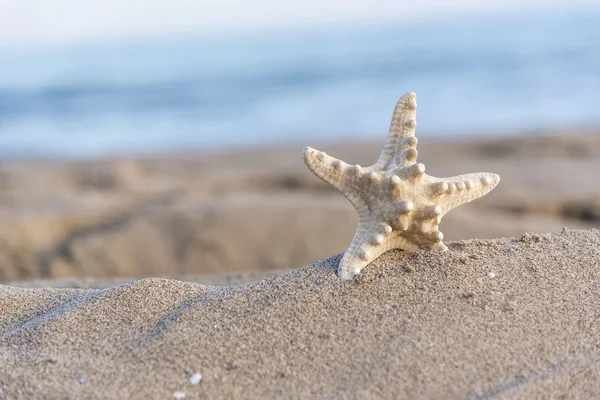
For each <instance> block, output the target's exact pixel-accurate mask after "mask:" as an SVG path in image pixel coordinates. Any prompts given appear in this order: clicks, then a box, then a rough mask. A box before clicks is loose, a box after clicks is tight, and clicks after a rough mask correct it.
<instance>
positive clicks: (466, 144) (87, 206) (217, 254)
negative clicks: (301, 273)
mask: <svg viewBox="0 0 600 400" xmlns="http://www.w3.org/2000/svg"><path fill="white" fill-rule="evenodd" d="M381 139H382V140H381V141H380V142H373V143H356V144H336V143H331V144H325V145H322V144H318V143H304V144H305V145H311V146H314V147H318V148H319V149H322V150H324V151H326V152H327V153H328V154H332V155H334V156H336V157H339V158H342V159H344V160H346V161H348V162H350V163H359V164H361V165H369V164H370V163H372V162H374V161H375V160H376V159H377V157H378V155H379V152H380V151H381V146H382V144H383V136H382V137H381ZM301 149H302V146H297V147H288V148H282V149H265V150H264V151H257V150H244V151H242V150H240V151H230V152H221V153H215V154H179V155H156V156H148V157H137V158H136V157H128V158H118V159H117V158H115V159H105V160H85V161H77V162H76V161H72V162H67V161H58V160H48V161H43V160H31V161H27V160H23V161H14V162H5V163H3V164H1V165H0V222H1V223H0V282H4V283H8V282H19V281H23V280H28V281H31V280H36V279H66V278H108V279H111V278H118V277H122V278H129V279H131V278H141V277H158V276H161V277H175V276H176V277H182V276H188V275H191V276H195V275H198V274H213V275H214V274H223V273H231V272H247V271H265V270H273V273H277V271H282V270H291V269H294V268H298V267H300V266H302V265H306V264H310V263H313V262H315V261H317V260H319V259H323V258H325V257H328V256H329V255H331V254H336V253H339V252H342V251H344V250H345V249H346V246H347V245H348V243H349V242H350V239H351V238H352V235H353V234H354V230H355V228H356V215H355V212H354V209H353V208H352V206H351V205H350V204H349V203H348V201H347V200H346V199H344V198H343V197H342V196H340V195H339V193H337V192H336V191H335V190H332V189H331V188H330V187H329V186H327V185H326V184H325V183H323V182H321V181H320V180H319V179H318V178H316V177H315V176H314V175H312V174H311V173H310V171H308V169H307V168H306V167H305V166H304V165H303V162H302V160H301V159H300V152H301ZM419 160H420V161H421V162H423V163H424V164H425V165H426V166H427V172H428V173H429V174H431V175H434V176H440V177H444V176H452V175H458V174H462V173H469V172H494V173H497V174H499V175H500V176H501V177H502V182H501V183H500V185H499V186H498V187H497V188H496V189H495V190H494V191H493V192H492V193H490V194H489V195H487V196H485V197H484V198H482V199H479V200H477V201H475V202H473V203H470V204H467V205H464V206H462V207H460V208H458V209H456V210H453V211H452V212H451V213H449V214H448V215H447V216H446V217H445V218H444V220H443V221H442V224H441V225H440V227H441V230H442V231H443V233H444V237H445V240H462V239H470V238H482V239H492V238H499V237H512V236H516V237H518V236H521V235H522V234H523V233H525V232H537V233H548V232H558V231H560V230H561V229H562V228H563V227H568V228H569V229H591V228H598V227H600V200H599V199H600V186H599V185H598V183H597V182H598V179H597V176H596V175H597V171H600V134H599V133H598V132H593V131H591V132H565V133H554V134H549V133H548V134H543V135H542V134H539V135H521V136H515V137H504V138H502V139H477V140H463V141H454V142H450V141H440V140H433V139H427V138H420V142H419Z"/></svg>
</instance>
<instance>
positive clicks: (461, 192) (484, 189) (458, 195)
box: [429, 172, 500, 215]
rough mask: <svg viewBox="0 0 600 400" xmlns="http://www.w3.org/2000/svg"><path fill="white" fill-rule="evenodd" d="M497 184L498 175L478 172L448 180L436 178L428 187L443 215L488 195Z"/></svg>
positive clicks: (498, 180)
mask: <svg viewBox="0 0 600 400" xmlns="http://www.w3.org/2000/svg"><path fill="white" fill-rule="evenodd" d="M499 182H500V177H499V176H498V175H496V174H492V173H487V172H480V173H475V174H466V175H458V176H453V177H450V178H437V179H436V180H435V181H434V182H433V183H431V184H430V185H429V187H430V190H431V193H433V194H436V195H437V196H438V199H437V201H436V204H438V205H439V206H440V207H441V208H442V215H443V214H446V213H447V212H448V211H450V210H451V209H453V208H456V207H458V206H460V205H461V204H465V203H468V202H470V201H473V200H475V199H478V198H480V197H482V196H484V195H486V194H488V193H489V192H490V191H492V189H494V188H495V187H496V185H498V183H499Z"/></svg>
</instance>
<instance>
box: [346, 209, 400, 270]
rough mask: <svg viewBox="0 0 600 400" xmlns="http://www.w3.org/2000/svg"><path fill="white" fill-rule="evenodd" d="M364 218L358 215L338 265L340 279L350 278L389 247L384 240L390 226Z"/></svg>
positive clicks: (388, 233) (389, 231) (389, 230)
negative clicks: (350, 237) (356, 224)
mask: <svg viewBox="0 0 600 400" xmlns="http://www.w3.org/2000/svg"><path fill="white" fill-rule="evenodd" d="M364 219H365V218H361V217H359V222H358V228H357V229H356V233H355V234H354V238H353V239H352V242H351V243H350V246H348V249H347V250H346V251H345V252H344V256H343V257H342V260H341V261H340V264H339V266H338V276H339V277H340V278H342V279H346V280H349V279H352V278H353V277H354V276H355V275H358V274H359V273H360V271H361V270H362V269H363V268H365V267H366V266H367V265H369V264H370V263H371V262H372V261H373V260H375V259H376V258H377V257H379V256H380V255H382V254H383V253H385V252H386V251H388V250H389V249H390V248H391V247H389V242H388V241H387V240H386V239H387V236H389V235H390V233H391V231H392V230H391V227H389V225H386V224H377V223H376V222H372V223H365V222H364ZM388 227H389V228H388Z"/></svg>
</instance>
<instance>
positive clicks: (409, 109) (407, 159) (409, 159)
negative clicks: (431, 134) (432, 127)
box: [375, 92, 418, 169]
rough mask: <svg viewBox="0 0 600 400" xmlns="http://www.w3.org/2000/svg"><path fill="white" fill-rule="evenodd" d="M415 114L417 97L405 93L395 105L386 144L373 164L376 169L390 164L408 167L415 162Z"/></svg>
mask: <svg viewBox="0 0 600 400" xmlns="http://www.w3.org/2000/svg"><path fill="white" fill-rule="evenodd" d="M416 114H417V96H416V95H415V94H414V93H412V92H411V93H407V94H405V95H404V96H402V97H401V98H400V100H398V103H396V108H395V109H394V114H393V115H392V122H391V124H390V133H389V134H388V139H387V143H386V144H385V146H384V148H383V151H382V152H381V155H380V156H379V159H378V160H377V163H375V167H376V168H379V169H385V168H387V167H389V166H390V165H391V164H392V163H395V164H396V165H398V166H403V165H409V164H412V163H414V162H415V161H416V160H417V154H418V153H417V150H416V147H417V142H418V141H417V138H416V137H415V128H416V126H417V122H416V120H415V118H416Z"/></svg>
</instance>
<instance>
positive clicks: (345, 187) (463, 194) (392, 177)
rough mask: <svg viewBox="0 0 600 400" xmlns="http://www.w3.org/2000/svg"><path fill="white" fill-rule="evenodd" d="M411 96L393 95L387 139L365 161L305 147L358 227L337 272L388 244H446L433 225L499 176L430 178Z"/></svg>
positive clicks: (355, 266)
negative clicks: (421, 158) (376, 154)
mask: <svg viewBox="0 0 600 400" xmlns="http://www.w3.org/2000/svg"><path fill="white" fill-rule="evenodd" d="M416 110H417V97H416V95H415V94H414V93H407V94H405V95H404V96H402V98H401V99H400V100H399V101H398V103H397V104H396V108H395V109H394V114H393V117H392V123H391V125H390V132H389V135H388V140H387V143H386V144H385V146H384V148H383V151H382V152H381V155H380V156H379V159H378V160H377V162H376V163H375V164H373V165H371V166H369V167H361V166H360V165H349V164H347V163H345V162H343V161H341V160H338V159H336V158H334V157H331V156H329V155H327V154H325V153H324V152H322V151H318V150H315V149H313V148H310V147H306V148H305V149H304V150H303V151H302V158H303V159H304V162H305V163H306V165H307V166H308V168H309V169H310V170H311V171H312V172H313V173H314V174H315V175H316V176H318V177H319V178H321V179H322V180H323V181H325V182H327V183H328V184H330V185H331V186H333V187H334V188H336V189H337V190H338V191H339V192H341V193H342V194H343V195H344V196H345V197H346V198H347V199H348V200H349V201H350V203H352V205H353V206H354V208H355V209H356V213H357V214H358V228H357V230H356V234H355V235H354V238H353V239H352V242H351V243H350V246H349V247H348V249H347V250H346V252H345V253H344V256H343V257H342V260H341V261H340V264H339V267H338V276H339V277H340V278H342V279H353V278H354V276H356V275H358V274H360V272H361V271H362V269H363V268H365V267H366V266H367V265H369V264H370V263H371V262H372V261H373V260H375V259H376V258H377V257H379V256H380V255H381V254H383V253H385V252H386V251H388V250H391V249H402V250H405V251H419V250H438V251H446V250H448V248H447V247H446V245H445V244H444V243H443V242H442V239H443V238H444V235H443V234H442V232H440V230H439V228H438V226H439V224H440V221H441V219H442V217H443V216H444V215H445V214H446V213H447V212H448V211H450V210H451V209H453V208H455V207H458V206H460V205H461V204H464V203H468V202H470V201H472V200H475V199H477V198H479V197H481V196H483V195H485V194H487V193H489V192H490V191H491V190H492V189H493V188H494V187H496V185H497V184H498V182H500V177H499V176H498V175H496V174H491V173H475V174H467V175H459V176H454V177H451V178H436V177H433V176H430V175H427V174H425V166H424V165H423V164H421V163H417V154H418V152H417V149H416V147H417V138H416V137H415V128H416V126H417V123H416V121H415V116H416Z"/></svg>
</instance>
